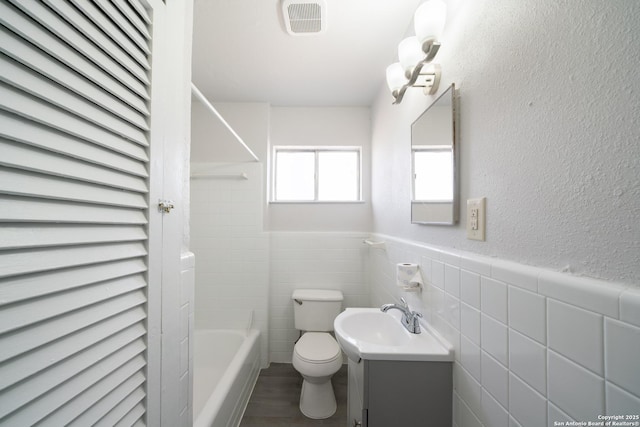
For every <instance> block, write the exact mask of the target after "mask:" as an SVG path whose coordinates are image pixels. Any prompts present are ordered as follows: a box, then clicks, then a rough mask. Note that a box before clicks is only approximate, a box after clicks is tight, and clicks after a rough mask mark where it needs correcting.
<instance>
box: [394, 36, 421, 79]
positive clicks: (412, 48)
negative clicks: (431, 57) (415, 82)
mask: <svg viewBox="0 0 640 427" xmlns="http://www.w3.org/2000/svg"><path fill="white" fill-rule="evenodd" d="M398 58H399V59H400V64H402V68H403V70H404V72H405V76H406V77H407V78H410V77H411V72H412V71H413V69H414V67H415V66H416V64H418V62H420V61H422V60H423V59H424V52H423V51H422V45H421V43H420V42H419V41H418V38H417V37H407V38H406V39H404V40H402V41H401V42H400V44H398Z"/></svg>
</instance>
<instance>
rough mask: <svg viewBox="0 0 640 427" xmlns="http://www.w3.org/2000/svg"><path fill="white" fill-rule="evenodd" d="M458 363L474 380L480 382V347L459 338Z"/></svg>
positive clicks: (462, 337) (463, 338)
mask: <svg viewBox="0 0 640 427" xmlns="http://www.w3.org/2000/svg"><path fill="white" fill-rule="evenodd" d="M460 363H461V364H462V366H464V368H465V369H466V370H467V371H468V372H469V373H470V374H471V375H473V377H474V378H475V379H476V380H478V381H481V374H480V373H481V359H480V347H478V346H477V345H475V344H474V343H472V342H471V341H469V340H468V339H467V338H465V337H464V336H461V337H460Z"/></svg>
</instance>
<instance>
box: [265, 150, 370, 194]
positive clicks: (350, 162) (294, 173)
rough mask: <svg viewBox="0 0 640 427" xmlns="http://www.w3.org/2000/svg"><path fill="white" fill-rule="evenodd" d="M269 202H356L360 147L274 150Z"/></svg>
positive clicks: (358, 186)
mask: <svg viewBox="0 0 640 427" xmlns="http://www.w3.org/2000/svg"><path fill="white" fill-rule="evenodd" d="M274 163H275V164H274V174H273V192H272V201H274V202H358V201H361V196H360V193H361V192H360V147H275V149H274Z"/></svg>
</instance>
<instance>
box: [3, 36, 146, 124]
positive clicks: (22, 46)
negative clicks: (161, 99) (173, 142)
mask: <svg viewBox="0 0 640 427" xmlns="http://www.w3.org/2000/svg"><path fill="white" fill-rule="evenodd" d="M0 39H2V45H0V51H1V52H2V53H4V54H5V55H7V56H9V57H11V58H13V59H14V60H16V61H18V62H20V63H22V64H24V65H25V66H27V67H29V68H31V69H32V70H35V71H37V72H38V73H40V74H42V75H43V76H46V77H47V78H49V79H51V80H52V81H54V82H56V83H57V84H59V85H61V86H64V87H65V88H66V89H68V90H70V91H73V92H75V93H77V94H78V95H81V96H83V97H84V98H86V99H88V100H90V101H91V102H93V103H94V104H96V105H99V106H100V107H102V108H104V109H105V110H107V111H108V112H109V113H111V114H115V115H116V116H118V117H119V118H121V119H124V120H126V121H128V122H130V123H132V124H134V125H136V126H137V127H139V128H140V129H144V130H148V129H149V126H148V123H147V122H146V118H145V115H144V114H143V113H140V112H139V111H137V110H135V109H134V108H132V107H129V106H128V105H126V106H125V105H123V104H122V102H120V101H118V99H117V98H115V97H114V96H113V95H112V94H110V93H108V92H105V91H104V90H102V89H100V88H99V87H97V86H96V85H95V84H94V83H91V82H90V81H89V80H87V79H86V78H84V77H83V76H81V75H80V74H78V73H74V72H73V71H71V70H70V69H69V68H68V67H65V66H64V65H62V63H60V62H58V61H52V60H51V57H50V56H49V55H47V54H46V53H44V52H43V51H42V50H40V49H38V48H37V47H36V46H34V45H33V44H31V43H29V42H27V41H26V40H24V39H21V38H17V37H13V35H12V33H11V32H10V31H9V30H8V29H6V28H5V27H3V26H0Z"/></svg>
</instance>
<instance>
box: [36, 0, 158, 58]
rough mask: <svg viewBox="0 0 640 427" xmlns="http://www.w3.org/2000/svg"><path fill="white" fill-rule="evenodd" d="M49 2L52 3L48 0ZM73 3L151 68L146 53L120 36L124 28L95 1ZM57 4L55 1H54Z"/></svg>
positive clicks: (121, 45) (120, 44) (128, 52)
mask: <svg viewBox="0 0 640 427" xmlns="http://www.w3.org/2000/svg"><path fill="white" fill-rule="evenodd" d="M48 3H52V2H51V0H48ZM72 3H73V4H74V6H75V7H77V8H78V10H80V11H82V13H83V14H84V15H85V16H87V17H88V18H89V19H90V20H91V21H93V22H94V23H95V25H96V26H98V27H99V28H100V29H101V30H102V31H103V32H104V34H106V35H108V36H109V37H111V38H112V39H113V40H117V43H118V45H119V46H120V47H121V48H122V49H123V50H124V51H125V52H126V53H127V54H128V55H130V56H131V57H132V58H134V59H135V60H136V61H137V62H138V64H140V66H141V67H143V68H144V69H145V70H148V69H149V68H151V66H150V65H149V61H148V60H147V57H146V55H145V53H144V52H143V51H142V50H141V49H140V48H139V47H138V46H136V45H135V44H134V43H133V42H132V41H131V40H130V39H129V38H125V37H120V35H121V34H122V30H120V29H119V28H118V27H117V26H116V25H115V24H114V23H113V21H111V20H110V19H109V18H108V17H107V16H105V14H104V13H103V12H102V11H101V10H100V9H98V8H97V7H96V6H95V5H94V4H93V3H90V2H88V1H82V0H72ZM54 4H55V2H54Z"/></svg>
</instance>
